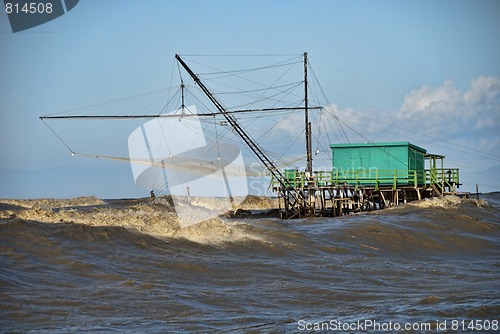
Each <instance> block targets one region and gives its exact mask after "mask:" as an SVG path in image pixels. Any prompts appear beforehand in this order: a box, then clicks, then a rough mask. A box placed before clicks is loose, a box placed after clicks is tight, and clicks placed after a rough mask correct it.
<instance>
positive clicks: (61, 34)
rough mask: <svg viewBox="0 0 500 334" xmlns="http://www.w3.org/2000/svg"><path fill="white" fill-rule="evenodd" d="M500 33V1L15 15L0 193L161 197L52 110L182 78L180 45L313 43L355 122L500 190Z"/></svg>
mask: <svg viewBox="0 0 500 334" xmlns="http://www.w3.org/2000/svg"><path fill="white" fill-rule="evenodd" d="M499 31H500V2H498V1H494V0H493V1H485V0H479V1H465V0H458V1H425V0H424V1H337V0H326V1H305V0H304V1H299V0H292V1H268V0H265V1H229V0H227V1H201V0H200V1H191V0H189V1H153V0H146V1H122V0H114V1H113V0H105V1H97V0H81V1H80V2H79V4H78V5H77V6H76V7H75V8H74V9H72V10H71V11H69V12H68V13H66V14H65V15H63V16H61V17H59V18H57V19H55V20H53V21H50V22H48V23H46V24H43V25H40V26H38V27H35V28H32V29H29V30H26V31H23V32H18V33H12V32H11V29H10V26H9V22H8V19H7V15H6V14H5V13H4V12H2V13H1V14H0V73H1V80H0V197H9V198H10V197H17V198H33V197H74V196H88V195H95V196H97V197H103V198H122V197H136V196H144V195H147V192H145V191H144V190H143V189H140V188H138V187H137V186H136V185H135V184H134V180H133V177H132V173H131V170H130V166H129V165H127V164H126V163H120V162H115V161H103V160H102V159H92V158H85V157H72V156H71V155H70V154H68V150H67V149H66V148H65V147H64V146H63V145H62V144H61V143H60V142H59V141H58V140H57V138H55V136H54V135H53V134H52V133H51V132H50V131H49V130H48V129H47V127H45V126H44V124H43V123H42V122H41V121H40V120H39V119H38V117H39V116H41V115H45V114H52V113H58V112H63V111H66V110H70V109H74V108H80V107H83V106H88V105H93V104H99V103H102V102H105V101H111V100H116V99H120V98H123V97H129V96H133V95H137V94H140V93H143V92H150V91H155V90H158V89H162V88H165V87H168V86H170V85H171V84H172V80H171V79H172V78H171V77H172V73H173V69H175V70H176V67H175V66H174V55H175V54H176V53H181V54H268V53H269V54H275V53H279V54H282V53H286V54H288V53H292V54H301V53H302V52H304V51H307V52H308V53H309V56H310V63H311V65H312V66H313V68H314V71H315V73H316V74H317V75H318V78H319V80H320V81H321V85H322V87H323V88H324V91H325V93H326V95H327V97H328V101H329V103H330V104H331V105H333V106H335V107H336V108H338V109H339V111H338V112H337V115H338V116H339V118H341V119H342V120H344V121H345V123H346V124H347V125H349V126H351V127H353V128H354V129H357V130H358V131H360V132H362V133H363V134H364V135H365V136H366V137H367V138H369V139H370V140H372V141H391V140H398V141H401V140H407V141H410V142H412V143H414V144H416V145H418V146H422V147H424V148H426V149H427V150H428V151H430V152H432V153H439V154H443V155H446V156H447V162H448V165H451V166H452V167H459V168H460V169H461V172H462V173H461V176H462V182H463V183H464V186H463V187H462V188H461V189H463V190H469V191H470V190H473V189H474V187H475V184H476V183H478V184H479V188H480V190H481V191H484V192H487V191H500V150H499V148H498V147H499V146H500V135H499V133H498V132H499V131H498V130H499V128H500V35H499V34H498V32H499ZM174 73H175V72H174ZM111 128H112V127H111ZM113 131H114V130H113V129H111V130H110V132H109V133H108V137H107V138H106V141H105V143H103V145H104V146H105V145H109V146H110V147H111V146H112V145H114V140H115V139H116V138H117V137H118V136H117V135H116V136H115V134H114V133H113ZM116 131H118V130H116ZM88 135H89V137H92V134H88ZM361 140H362V138H356V135H355V134H354V133H353V137H352V139H351V141H353V142H354V141H361ZM116 145H123V143H117V144H116Z"/></svg>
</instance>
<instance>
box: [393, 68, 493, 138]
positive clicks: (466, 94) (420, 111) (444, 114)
mask: <svg viewBox="0 0 500 334" xmlns="http://www.w3.org/2000/svg"><path fill="white" fill-rule="evenodd" d="M397 118H398V119H400V120H403V121H412V122H414V123H415V125H416V126H418V127H419V128H420V129H421V131H422V132H423V133H427V134H430V135H438V134H440V133H441V134H443V133H444V134H446V135H453V134H454V135H458V134H459V133H464V132H479V131H496V129H498V128H499V126H500V79H499V78H497V77H493V76H480V77H477V78H475V79H473V80H471V84H470V88H469V89H468V90H466V91H462V90H460V89H458V88H457V87H456V86H455V85H454V83H453V82H452V81H451V80H446V81H445V82H444V83H443V85H442V86H439V87H435V88H432V87H429V86H428V85H425V86H422V87H421V88H419V89H416V90H413V91H412V92H410V93H409V94H408V95H406V96H405V98H404V102H403V105H402V106H401V108H400V110H399V112H398V113H397Z"/></svg>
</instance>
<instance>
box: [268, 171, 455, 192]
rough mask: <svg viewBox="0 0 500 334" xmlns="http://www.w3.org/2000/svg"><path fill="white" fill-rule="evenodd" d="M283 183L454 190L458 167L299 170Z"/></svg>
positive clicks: (297, 186) (287, 175)
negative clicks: (431, 186) (445, 188)
mask: <svg viewBox="0 0 500 334" xmlns="http://www.w3.org/2000/svg"><path fill="white" fill-rule="evenodd" d="M284 175H285V180H284V184H286V185H289V186H290V187H294V188H298V189H303V188H304V187H305V186H307V185H313V186H316V187H327V186H344V185H348V186H354V187H355V188H356V190H358V189H359V187H362V186H364V187H374V188H375V190H378V189H379V188H380V187H382V186H383V187H387V186H390V187H391V188H392V189H393V190H396V189H397V188H398V186H413V187H417V186H429V185H433V184H437V185H441V186H448V187H452V186H453V185H458V184H459V170H458V168H448V169H438V170H431V169H426V170H379V169H370V170H363V169H358V170H356V169H354V170H352V169H348V170H338V169H333V170H331V171H316V172H314V173H313V174H312V176H311V175H310V174H308V173H306V172H300V171H297V170H286V171H285V173H284ZM277 186H279V182H278V181H277V180H274V179H273V180H271V184H270V187H273V188H272V189H275V187H277Z"/></svg>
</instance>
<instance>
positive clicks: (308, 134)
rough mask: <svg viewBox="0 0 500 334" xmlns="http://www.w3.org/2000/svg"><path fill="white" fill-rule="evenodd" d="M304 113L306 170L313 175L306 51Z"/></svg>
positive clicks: (305, 54)
mask: <svg viewBox="0 0 500 334" xmlns="http://www.w3.org/2000/svg"><path fill="white" fill-rule="evenodd" d="M304 113H305V127H306V128H305V130H306V158H307V165H306V172H309V174H310V175H311V176H312V173H313V167H312V145H311V122H309V105H308V100H307V52H304Z"/></svg>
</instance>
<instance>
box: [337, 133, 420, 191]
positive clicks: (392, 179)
mask: <svg viewBox="0 0 500 334" xmlns="http://www.w3.org/2000/svg"><path fill="white" fill-rule="evenodd" d="M330 147H331V149H332V162H333V172H334V173H335V175H336V177H337V180H339V181H341V182H345V183H356V184H363V185H397V184H399V185H414V186H415V185H424V184H425V182H426V180H425V178H426V176H425V155H426V153H427V151H426V150H425V149H423V148H421V147H418V146H416V145H413V144H411V143H409V142H390V143H349V144H331V145H330Z"/></svg>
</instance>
